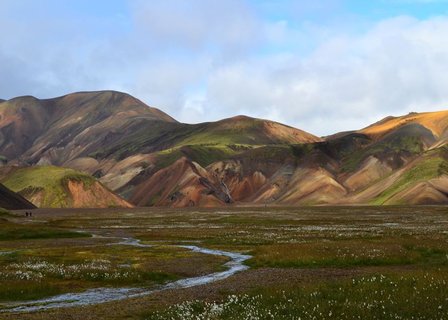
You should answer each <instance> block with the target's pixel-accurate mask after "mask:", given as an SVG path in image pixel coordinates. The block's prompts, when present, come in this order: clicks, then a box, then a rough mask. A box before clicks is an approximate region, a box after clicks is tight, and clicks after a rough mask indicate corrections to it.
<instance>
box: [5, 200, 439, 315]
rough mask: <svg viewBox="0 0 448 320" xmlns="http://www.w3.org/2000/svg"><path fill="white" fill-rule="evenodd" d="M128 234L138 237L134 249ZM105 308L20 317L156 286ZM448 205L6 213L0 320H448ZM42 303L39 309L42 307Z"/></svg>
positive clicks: (79, 210) (87, 308)
mask: <svg viewBox="0 0 448 320" xmlns="http://www.w3.org/2000/svg"><path fill="white" fill-rule="evenodd" d="M122 238H135V239H138V240H140V242H139V244H140V245H129V243H126V241H120V240H119V239H122ZM185 245H195V246H200V247H202V248H209V249H217V250H223V251H227V252H238V253H241V254H244V255H250V256H252V257H251V258H250V259H249V260H247V261H245V262H244V263H245V264H246V265H247V266H248V267H249V268H248V269H247V270H243V271H241V272H239V273H237V274H235V275H232V276H230V277H229V278H226V279H223V280H220V281H216V282H212V283H208V284H205V285H200V286H194V287H190V288H182V289H172V290H164V291H158V292H155V293H153V294H150V295H146V296H142V297H133V298H130V299H123V300H119V301H112V302H107V303H101V304H96V305H87V306H78V307H72V308H55V309H48V310H41V311H35V312H22V313H17V312H15V313H11V312H8V311H7V309H8V308H9V307H10V306H11V305H14V304H20V303H23V302H24V301H38V300H39V299H43V298H48V297H52V296H56V295H59V294H63V293H70V292H72V293H76V292H84V291H86V290H89V289H95V288H146V289H147V290H152V289H154V288H160V287H161V286H163V285H164V284H167V283H172V282H175V281H178V280H180V279H185V278H192V277H198V276H201V275H206V274H210V273H217V272H222V271H223V270H225V267H224V264H225V263H226V262H228V261H229V260H230V258H229V257H225V256H219V255H210V254H204V253H201V252H195V251H191V250H188V249H187V248H185V247H182V246H185ZM447 283H448V207H446V206H409V207H405V206H397V207H395V206H394V207H392V206H385V207H371V206H365V207H355V206H352V207H294V208H283V207H257V208H249V207H248V208H236V207H228V208H215V209H197V208H189V209H170V208H135V209H51V210H50V209H48V210H45V209H39V210H33V216H32V217H25V214H24V212H19V211H16V212H14V213H13V214H7V213H4V214H2V215H0V319H18V318H20V319H135V320H143V319H445V318H448V292H447V290H446V284H447ZM36 304H37V305H38V304H39V303H36Z"/></svg>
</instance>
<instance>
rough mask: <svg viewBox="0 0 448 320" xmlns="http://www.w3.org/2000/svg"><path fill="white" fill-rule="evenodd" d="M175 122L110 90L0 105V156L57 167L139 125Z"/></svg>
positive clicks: (133, 99) (161, 113) (10, 101)
mask: <svg viewBox="0 0 448 320" xmlns="http://www.w3.org/2000/svg"><path fill="white" fill-rule="evenodd" d="M153 122H167V123H175V120H173V119H172V118H171V117H169V116H168V115H166V114H164V113H163V112H161V111H160V110H157V109H155V108H150V107H148V106H147V105H145V104H144V103H142V102H141V101H139V100H137V99H135V98H133V97H131V96H129V95H127V94H124V93H119V92H114V91H101V92H83V93H74V94H69V95H66V96H63V97H59V98H54V99H45V100H39V99H36V98H34V97H29V96H27V97H18V98H14V99H11V100H8V101H5V102H2V103H0V154H1V155H2V156H5V157H7V158H8V159H10V160H14V159H18V158H20V159H23V160H26V161H27V162H31V163H36V162H38V161H41V162H42V161H48V162H49V163H54V164H61V163H63V162H64V161H67V160H69V159H73V158H76V157H78V156H79V155H82V154H88V153H91V152H94V151H97V150H98V149H99V148H100V147H101V146H102V145H103V144H104V143H107V140H108V139H109V140H115V139H116V136H117V135H121V134H126V132H127V129H128V128H130V127H132V125H135V124H140V123H153Z"/></svg>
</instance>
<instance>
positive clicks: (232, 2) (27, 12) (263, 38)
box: [0, 0, 448, 135]
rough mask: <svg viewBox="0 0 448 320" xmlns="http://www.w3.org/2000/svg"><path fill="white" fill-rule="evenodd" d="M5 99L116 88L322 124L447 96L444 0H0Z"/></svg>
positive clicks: (178, 114) (201, 112) (202, 114)
mask: <svg viewBox="0 0 448 320" xmlns="http://www.w3.org/2000/svg"><path fill="white" fill-rule="evenodd" d="M0 30H1V31H0V98H2V99H10V98H13V97H16V96H22V95H33V96H36V97H38V98H51V97H56V96H61V95H64V94H67V93H71V92H76V91H94V90H118V91H123V92H127V93H129V94H131V95H133V96H135V97H137V98H139V99H141V100H142V101H144V102H145V103H147V104H148V105H150V106H153V107H157V108H159V109H161V110H163V111H164V112H166V113H168V114H170V115H171V116H173V117H174V118H176V119H177V120H178V121H181V122H187V123H198V122H204V121H215V120H219V119H222V118H227V117H232V116H235V115H239V114H245V115H248V116H252V117H257V118H265V119H271V120H275V121H279V122H282V123H285V124H288V125H291V126H294V127H297V128H300V129H302V130H305V131H308V132H311V133H313V134H316V135H328V134H332V133H335V132H339V131H346V130H353V129H360V128H362V127H364V126H367V125H368V124H371V123H373V122H375V121H378V120H380V119H381V118H384V117H386V116H388V115H403V114H407V113H408V112H415V111H416V112H421V111H436V110H444V109H448V0H314V1H309V0H295V1H293V0H272V1H268V0H258V1H257V0H146V1H145V0H95V1H93V0H0Z"/></svg>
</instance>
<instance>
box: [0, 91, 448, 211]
mask: <svg viewBox="0 0 448 320" xmlns="http://www.w3.org/2000/svg"><path fill="white" fill-rule="evenodd" d="M0 160H1V163H3V168H1V170H0V182H2V183H5V185H6V186H7V187H9V188H11V189H12V190H13V191H15V192H18V193H19V194H21V195H23V196H24V197H26V198H27V199H28V200H30V201H32V202H33V203H35V204H36V205H37V206H41V207H42V206H44V207H45V206H50V207H64V206H65V207H67V206H75V207H89V206H100V207H105V206H129V205H137V206H153V205H155V206H178V207H183V206H220V205H226V204H236V205H238V204H248V205H252V204H253V205H261V204H263V205H264V204H275V205H314V204H433V203H448V111H441V112H431V113H410V114H408V115H406V116H402V117H388V118H385V119H383V120H381V121H379V122H377V123H375V124H372V125H371V126H369V127H367V128H364V129H361V130H358V131H350V132H342V133H337V134H334V135H332V136H328V137H324V138H319V137H316V136H314V135H312V134H309V133H307V132H304V131H302V130H299V129H295V128H292V127H289V126H286V125H282V124H280V123H277V122H273V121H269V120H262V119H254V118H250V117H246V116H237V117H233V118H229V119H224V120H221V121H216V122H207V123H199V124H184V123H179V122H177V121H176V120H174V119H173V118H171V117H170V116H168V115H167V114H165V113H163V112H162V111H160V110H158V109H156V108H152V107H149V106H147V105H146V104H144V103H143V102H141V101H140V100H138V99H136V98H134V97H132V96H130V95H128V94H124V93H120V92H114V91H101V92H80V93H74V94H69V95H66V96H63V97H59V98H54V99H44V100H40V99H36V98H34V97H29V96H27V97H18V98H14V99H11V100H7V101H3V102H0ZM58 168H59V169H58ZM62 168H70V170H73V172H70V173H69V174H68V177H69V178H70V177H71V178H72V179H73V181H77V183H78V184H79V185H78V186H77V188H74V187H73V184H74V182H73V181H72V182H71V183H70V184H68V183H67V181H68V180H67V179H66V178H65V176H64V175H63V176H62V177H61V176H60V175H58V174H54V172H55V171H58V170H63V171H64V170H69V169H62ZM64 172H66V171H64ZM42 174H44V175H45V176H46V178H45V180H46V183H45V185H42V182H41V181H40V179H39V177H40V176H41V175H42ZM80 175H83V178H82V179H81V178H79V176H80ZM53 176H54V178H52V177H53ZM75 177H78V178H77V180H76V179H75ZM87 177H89V178H90V179H92V180H88V179H87ZM69 180H70V179H69ZM88 181H89V182H88ZM92 185H95V186H96V187H97V188H101V190H102V191H99V189H89V188H91V187H92ZM75 189H76V191H74V190H75ZM54 190H58V191H54ZM83 190H84V191H85V193H82V192H81V191H83ZM54 192H55V193H57V194H58V195H59V196H58V197H53V196H52V193H54ZM112 192H114V193H115V194H113V193H112ZM106 194H107V196H106ZM87 195H89V196H90V198H88V199H87V198H86V196H87ZM95 197H97V198H107V199H108V200H107V201H102V202H101V201H96V200H95V199H94V198H95ZM115 197H116V198H115ZM43 199H46V200H43ZM55 199H63V200H61V201H59V200H55ZM112 199H114V200H112Z"/></svg>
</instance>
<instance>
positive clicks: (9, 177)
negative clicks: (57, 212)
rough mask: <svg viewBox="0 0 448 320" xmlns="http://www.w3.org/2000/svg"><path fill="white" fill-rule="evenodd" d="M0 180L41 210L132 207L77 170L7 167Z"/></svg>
mask: <svg viewBox="0 0 448 320" xmlns="http://www.w3.org/2000/svg"><path fill="white" fill-rule="evenodd" d="M0 180H1V182H2V183H3V184H4V185H5V186H6V187H8V188H10V189H11V190H13V191H15V192H17V193H18V194H20V195H21V196H22V197H24V198H26V199H27V200H28V201H30V202H31V203H33V204H34V205H35V206H37V207H40V208H92V207H94V208H107V207H131V205H130V204H129V203H128V202H126V201H125V200H123V199H121V198H120V197H118V196H116V195H115V194H113V193H112V192H111V191H109V190H108V189H107V188H106V187H104V186H103V185H102V184H101V183H99V182H98V181H96V180H95V179H94V178H93V177H91V176H89V175H87V174H83V173H80V172H77V171H75V170H73V169H66V168H60V167H52V166H45V167H43V166H36V167H27V168H17V167H3V168H1V170H0Z"/></svg>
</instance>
